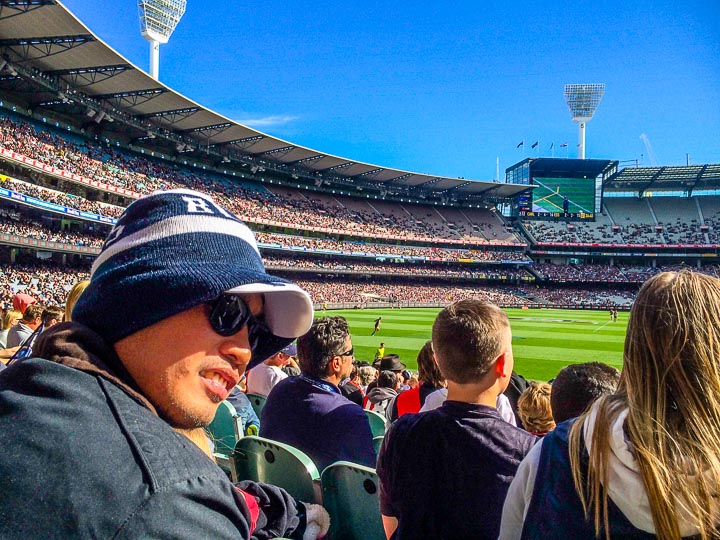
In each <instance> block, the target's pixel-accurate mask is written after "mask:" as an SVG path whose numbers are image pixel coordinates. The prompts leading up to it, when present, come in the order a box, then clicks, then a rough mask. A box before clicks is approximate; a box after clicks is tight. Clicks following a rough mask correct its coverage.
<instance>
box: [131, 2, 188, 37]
mask: <svg viewBox="0 0 720 540" xmlns="http://www.w3.org/2000/svg"><path fill="white" fill-rule="evenodd" d="M186 5H187V1H186V0H140V1H139V2H138V10H139V12H140V25H141V28H140V32H141V33H142V35H143V37H144V38H145V39H148V40H150V41H157V42H158V43H167V42H168V40H169V39H170V36H171V35H172V33H173V32H174V31H175V28H176V27H177V25H178V23H179V22H180V19H181V18H182V16H183V15H184V14H185V7H186Z"/></svg>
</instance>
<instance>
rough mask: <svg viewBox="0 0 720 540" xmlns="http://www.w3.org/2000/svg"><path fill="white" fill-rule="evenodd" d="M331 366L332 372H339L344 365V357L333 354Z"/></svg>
mask: <svg viewBox="0 0 720 540" xmlns="http://www.w3.org/2000/svg"><path fill="white" fill-rule="evenodd" d="M329 366H330V370H331V371H332V373H338V372H339V371H340V368H341V367H342V358H340V357H339V356H333V357H332V359H330V363H329Z"/></svg>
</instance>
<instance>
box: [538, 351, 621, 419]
mask: <svg viewBox="0 0 720 540" xmlns="http://www.w3.org/2000/svg"><path fill="white" fill-rule="evenodd" d="M619 381H620V372H619V371H618V370H617V369H616V368H614V367H612V366H608V365H607V364H603V363H602V362H587V363H585V364H571V365H569V366H565V367H564V368H562V369H561V370H560V373H558V374H557V377H555V380H554V381H553V384H552V394H551V396H550V404H551V405H552V412H553V417H554V418H555V421H556V422H557V423H560V422H564V421H565V420H568V419H570V418H575V417H577V416H580V415H581V414H582V413H584V412H585V411H586V410H587V408H588V407H589V406H590V404H591V403H593V402H594V401H595V400H596V399H597V398H599V397H600V396H603V395H605V394H612V393H613V392H615V390H616V389H617V385H618V382H619Z"/></svg>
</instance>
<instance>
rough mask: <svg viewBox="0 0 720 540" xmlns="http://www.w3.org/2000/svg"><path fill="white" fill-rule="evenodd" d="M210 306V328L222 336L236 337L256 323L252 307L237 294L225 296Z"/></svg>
mask: <svg viewBox="0 0 720 540" xmlns="http://www.w3.org/2000/svg"><path fill="white" fill-rule="evenodd" d="M209 304H210V315H209V317H208V320H209V321H210V326H212V329H213V330H215V332H217V333H218V334H220V335H221V336H225V337H227V336H232V335H235V334H237V333H238V332H239V331H240V330H242V329H243V327H244V326H246V325H248V324H251V323H253V322H255V317H254V316H253V314H252V312H251V311H250V307H249V306H248V305H247V303H245V300H243V299H242V298H241V297H240V296H238V295H236V294H223V295H221V296H220V297H219V298H218V299H217V300H214V301H213V302H210V303H209Z"/></svg>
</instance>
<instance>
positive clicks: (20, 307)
mask: <svg viewBox="0 0 720 540" xmlns="http://www.w3.org/2000/svg"><path fill="white" fill-rule="evenodd" d="M12 303H13V309H14V310H15V311H19V312H20V313H23V314H24V313H25V310H26V309H27V308H28V307H29V306H32V305H33V304H36V303H37V299H36V298H34V297H32V296H30V295H29V294H25V293H17V294H16V295H15V296H13V299H12Z"/></svg>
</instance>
